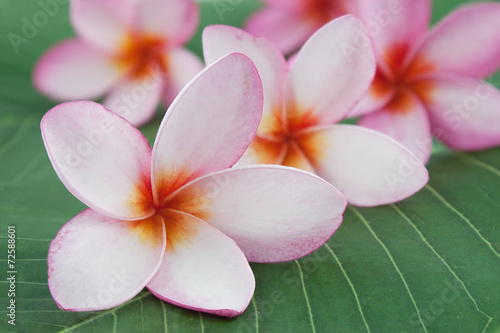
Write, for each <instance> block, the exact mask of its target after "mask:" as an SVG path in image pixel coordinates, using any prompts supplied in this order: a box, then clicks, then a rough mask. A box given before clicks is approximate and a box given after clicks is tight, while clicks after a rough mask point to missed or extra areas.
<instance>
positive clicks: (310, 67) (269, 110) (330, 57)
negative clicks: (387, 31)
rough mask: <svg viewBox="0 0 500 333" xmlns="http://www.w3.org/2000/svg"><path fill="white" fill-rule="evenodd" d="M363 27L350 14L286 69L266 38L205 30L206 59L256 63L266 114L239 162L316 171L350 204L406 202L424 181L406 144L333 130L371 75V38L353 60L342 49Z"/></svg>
mask: <svg viewBox="0 0 500 333" xmlns="http://www.w3.org/2000/svg"><path fill="white" fill-rule="evenodd" d="M359 31H364V26H363V24H362V23H361V22H360V21H359V20H358V19H356V18H354V17H353V16H351V15H348V16H344V17H341V18H338V19H336V20H334V21H332V22H330V23H328V24H327V25H325V26H324V27H323V28H321V29H320V30H318V31H317V32H316V33H315V34H314V35H313V36H312V37H311V38H310V39H309V40H308V41H307V42H306V44H305V45H304V47H303V48H302V50H301V51H300V52H299V53H298V55H297V57H296V59H295V60H294V62H293V65H292V66H291V68H289V65H288V64H287V62H286V61H285V59H284V58H283V56H282V54H281V53H280V52H279V50H278V49H277V48H276V47H275V46H274V45H273V44H272V43H271V42H270V41H268V40H267V39H265V38H256V37H253V36H252V35H250V34H248V33H246V32H244V31H242V30H239V29H236V28H232V27H228V26H209V27H207V28H205V31H204V33H203V46H204V52H205V60H206V62H207V64H208V63H211V62H213V61H215V60H217V59H218V58H219V57H221V56H223V55H225V54H228V53H231V52H241V53H243V54H245V55H247V56H248V57H250V59H252V61H253V62H254V63H255V65H256V66H257V69H258V70H259V73H260V75H261V78H262V84H263V87H264V112H263V117H262V122H261V124H260V127H259V130H258V132H257V135H256V137H255V139H254V140H253V142H252V144H251V146H250V148H249V149H248V150H247V152H246V154H245V156H244V158H243V159H242V160H241V162H240V163H239V165H244V164H281V165H286V166H292V167H296V168H299V169H304V170H307V171H310V172H315V173H316V174H318V175H319V176H321V177H323V178H324V179H325V180H327V181H329V182H330V183H331V184H333V185H334V186H335V187H336V188H338V189H339V190H340V191H341V192H342V193H344V194H345V196H346V197H347V199H348V201H349V203H351V204H354V205H358V206H376V205H382V204H387V203H392V202H395V201H398V200H402V199H404V198H407V197H408V196H410V195H412V194H414V193H415V192H417V191H418V190H420V189H421V188H422V187H423V186H424V185H425V184H426V183H427V181H428V173H427V170H426V169H425V167H424V165H423V164H422V163H421V162H420V161H419V160H418V159H417V158H416V157H415V156H413V155H412V154H411V152H410V151H409V150H408V149H406V148H405V147H404V146H403V145H401V144H399V143H398V142H396V141H395V140H393V139H391V138H390V137H388V136H386V135H383V134H380V133H378V132H376V131H373V130H369V129H366V128H363V127H361V126H353V125H336V124H335V123H336V122H338V121H340V120H341V119H343V118H344V117H345V115H346V114H347V113H348V112H349V111H350V110H351V109H352V108H353V107H354V106H355V105H356V103H357V102H358V101H359V100H360V99H361V98H362V97H363V96H364V94H365V93H366V91H367V90H368V88H369V87H370V84H371V82H372V79H373V76H374V74H375V56H374V54H373V49H372V47H371V44H370V41H369V38H367V40H366V41H365V42H366V43H367V44H364V46H365V47H364V48H362V49H360V50H359V52H355V53H353V54H352V55H351V56H350V57H346V56H345V55H344V50H343V49H344V48H343V47H342V46H345V45H350V44H352V43H353V42H354V41H355V40H356V39H357V34H358V32H359Z"/></svg>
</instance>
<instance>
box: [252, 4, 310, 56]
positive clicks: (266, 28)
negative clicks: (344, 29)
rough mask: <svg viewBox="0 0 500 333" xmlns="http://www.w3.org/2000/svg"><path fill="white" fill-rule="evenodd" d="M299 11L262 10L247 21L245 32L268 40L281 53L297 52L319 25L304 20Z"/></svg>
mask: <svg viewBox="0 0 500 333" xmlns="http://www.w3.org/2000/svg"><path fill="white" fill-rule="evenodd" d="M300 11H301V10H293V11H285V10H283V9H282V8H281V7H270V8H264V9H262V10H260V11H258V12H256V13H255V14H253V15H252V16H251V17H250V18H249V19H248V21H247V22H246V24H245V30H247V31H248V32H250V33H251V34H252V35H255V36H260V37H266V38H268V39H269V40H270V41H272V42H273V43H274V44H276V46H277V47H278V49H279V50H280V51H281V52H283V53H285V54H288V53H290V52H292V51H295V50H297V49H298V48H299V47H300V46H301V45H302V44H303V43H304V42H305V41H306V40H307V38H309V37H310V36H311V35H312V34H313V33H314V31H315V30H316V29H318V25H320V24H318V23H317V22H315V21H314V20H306V19H304V17H303V15H301V13H300Z"/></svg>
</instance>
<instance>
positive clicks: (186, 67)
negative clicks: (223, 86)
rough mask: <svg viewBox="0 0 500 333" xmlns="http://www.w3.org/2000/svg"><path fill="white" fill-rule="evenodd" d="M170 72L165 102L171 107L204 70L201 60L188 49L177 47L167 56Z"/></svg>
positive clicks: (166, 83) (167, 74)
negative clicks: (182, 91) (184, 89)
mask: <svg viewBox="0 0 500 333" xmlns="http://www.w3.org/2000/svg"><path fill="white" fill-rule="evenodd" d="M165 61H166V63H167V64H168V65H167V67H168V71H167V73H166V77H165V80H164V81H165V87H164V91H163V102H164V103H165V105H167V106H168V105H170V104H171V103H172V102H173V101H174V99H175V97H177V95H178V94H179V92H180V91H181V90H182V88H184V86H186V85H187V84H188V83H189V81H191V80H192V79H193V78H194V77H195V76H196V75H197V74H198V73H199V72H201V71H202V70H203V68H204V65H203V62H202V61H201V59H200V58H199V57H198V56H197V55H196V54H194V53H193V52H191V51H189V50H188V49H185V48H181V47H175V48H172V49H170V50H168V52H167V53H166V54H165Z"/></svg>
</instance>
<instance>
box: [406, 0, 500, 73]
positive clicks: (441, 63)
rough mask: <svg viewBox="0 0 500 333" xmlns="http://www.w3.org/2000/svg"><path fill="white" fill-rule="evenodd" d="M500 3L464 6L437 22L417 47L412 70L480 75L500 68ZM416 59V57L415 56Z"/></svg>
mask: <svg viewBox="0 0 500 333" xmlns="http://www.w3.org/2000/svg"><path fill="white" fill-rule="evenodd" d="M499 17H500V3H496V2H483V3H477V4H470V5H467V6H464V7H462V8H460V9H458V10H456V11H455V12H453V13H452V14H450V15H449V16H448V17H446V18H445V19H444V20H443V21H441V22H440V23H439V24H438V25H436V26H435V27H434V28H433V30H432V31H431V32H430V33H429V34H428V35H427V36H426V38H425V40H424V41H423V42H422V43H421V45H420V46H419V47H418V49H417V50H416V55H415V56H414V57H415V59H416V60H418V61H417V63H416V64H413V66H414V68H413V71H416V72H419V71H422V70H425V69H427V71H437V72H447V73H456V74H461V75H466V76H473V77H477V78H482V77H486V76H488V75H491V74H493V73H494V72H496V71H497V70H498V69H499V68H500V38H499V37H498V31H499V30H500V20H499V19H498V18H499ZM414 61H415V60H414Z"/></svg>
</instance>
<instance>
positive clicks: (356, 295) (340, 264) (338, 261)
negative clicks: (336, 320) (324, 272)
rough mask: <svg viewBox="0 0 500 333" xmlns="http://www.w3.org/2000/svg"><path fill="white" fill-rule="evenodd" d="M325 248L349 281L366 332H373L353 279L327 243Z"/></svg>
mask: <svg viewBox="0 0 500 333" xmlns="http://www.w3.org/2000/svg"><path fill="white" fill-rule="evenodd" d="M325 247H326V249H327V250H328V251H329V252H330V254H331V255H332V256H333V258H334V259H335V261H336V262H337V264H338V265H339V267H340V270H341V271H342V274H343V275H344V277H345V279H346V280H347V283H348V284H349V286H350V287H351V290H352V293H353V295H354V299H355V300H356V304H357V305H358V310H359V313H360V314H361V318H362V319H363V323H364V324H365V327H366V331H367V332H368V333H370V332H371V331H370V326H369V325H368V322H367V321H366V318H365V314H364V312H363V308H361V303H360V302H359V296H358V293H357V292H356V289H355V288H354V284H353V283H352V281H351V279H350V278H349V276H348V275H347V272H346V271H345V269H344V266H343V265H342V263H341V262H340V259H339V258H338V257H337V255H336V254H335V253H334V252H333V250H332V248H331V247H330V246H328V244H327V243H325Z"/></svg>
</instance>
